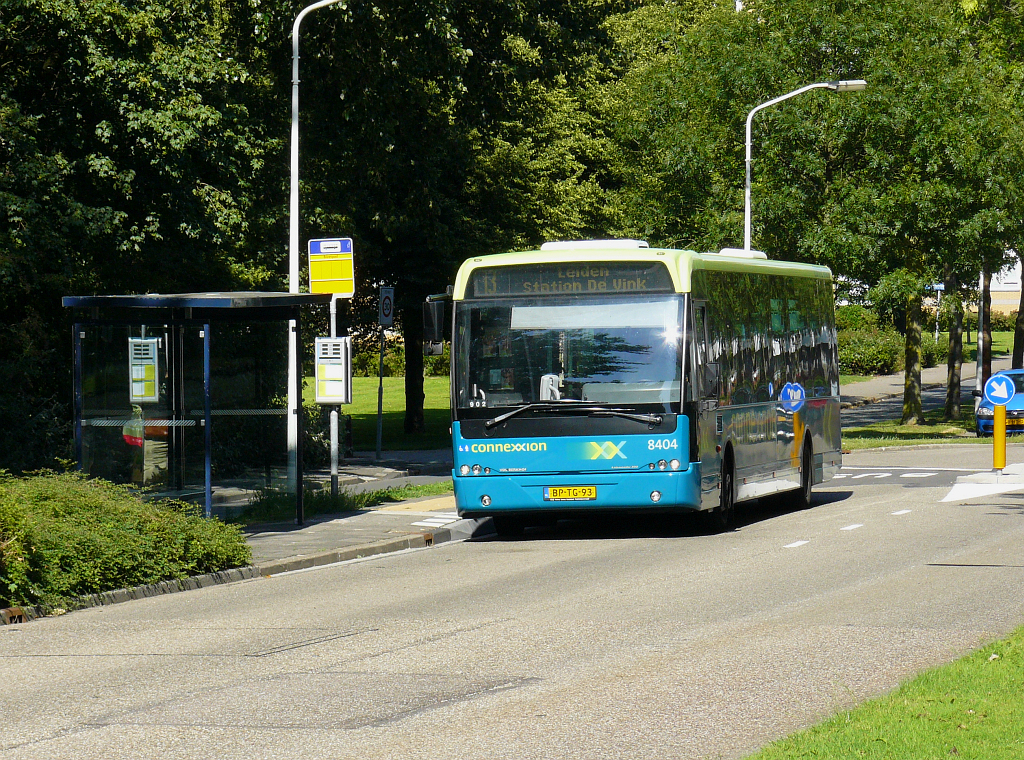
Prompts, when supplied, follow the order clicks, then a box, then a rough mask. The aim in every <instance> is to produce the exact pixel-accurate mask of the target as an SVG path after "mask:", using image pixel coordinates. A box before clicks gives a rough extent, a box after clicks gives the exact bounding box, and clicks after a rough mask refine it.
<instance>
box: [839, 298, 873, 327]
mask: <svg viewBox="0 0 1024 760" xmlns="http://www.w3.org/2000/svg"><path fill="white" fill-rule="evenodd" d="M877 324H878V316H877V315H876V314H875V313H874V312H873V311H871V309H869V308H867V307H866V306H860V305H858V304H847V305H846V306H838V307H836V328H837V329H839V330H870V329H872V328H874V327H875V326H877Z"/></svg>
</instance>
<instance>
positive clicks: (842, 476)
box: [832, 475, 850, 480]
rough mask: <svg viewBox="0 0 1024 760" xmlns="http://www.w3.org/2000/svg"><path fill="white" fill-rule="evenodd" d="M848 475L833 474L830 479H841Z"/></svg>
mask: <svg viewBox="0 0 1024 760" xmlns="http://www.w3.org/2000/svg"><path fill="white" fill-rule="evenodd" d="M848 477H850V476H849V475H833V476H832V479H833V480H842V479H843V478H848Z"/></svg>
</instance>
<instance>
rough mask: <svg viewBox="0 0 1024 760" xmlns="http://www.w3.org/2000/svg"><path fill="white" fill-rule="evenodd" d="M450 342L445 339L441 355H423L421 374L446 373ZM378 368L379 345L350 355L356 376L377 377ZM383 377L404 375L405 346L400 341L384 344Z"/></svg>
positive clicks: (437, 374)
mask: <svg viewBox="0 0 1024 760" xmlns="http://www.w3.org/2000/svg"><path fill="white" fill-rule="evenodd" d="M450 356H451V344H450V343H449V342H448V341H445V344H444V353H443V354H442V355H441V356H424V357H423V374H424V375H426V376H427V377H432V376H434V377H436V376H442V375H447V374H448V358H449V357H450ZM379 369H380V347H379V346H378V347H377V350H376V351H372V352H371V351H364V352H362V353H357V354H356V355H355V356H353V357H352V374H353V375H354V376H356V377H377V373H378V371H379ZM384 377H405V346H404V345H402V344H401V343H397V342H396V343H387V342H385V345H384Z"/></svg>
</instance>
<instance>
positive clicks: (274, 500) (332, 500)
mask: <svg viewBox="0 0 1024 760" xmlns="http://www.w3.org/2000/svg"><path fill="white" fill-rule="evenodd" d="M452 492H453V489H452V482H451V480H444V481H441V482H439V483H429V484H427V485H421V486H402V487H400V488H382V489H379V490H375V491H364V492H361V493H353V492H351V491H347V490H346V489H344V488H339V489H338V495H337V496H336V497H332V496H331V490H330V488H326V489H324V488H317V489H312V488H307V489H306V491H305V492H304V493H303V494H302V511H303V514H304V515H305V516H306V517H316V516H318V515H335V514H340V513H343V512H359V511H362V510H367V509H373V508H374V507H379V506H381V505H384V504H389V503H395V502H399V501H407V500H408V499H421V498H424V497H427V496H443V495H444V494H449V493H452ZM294 518H295V498H294V497H293V496H292V495H291V494H287V493H281V492H279V491H272V490H265V491H260V492H259V493H258V494H257V495H256V496H255V497H254V498H253V500H252V502H251V503H250V504H249V506H248V507H246V508H245V509H244V510H243V511H242V512H241V513H239V514H238V515H237V516H235V517H232V518H231V519H230V522H232V523H237V524H239V525H253V524H256V523H272V522H287V521H290V520H293V519H294Z"/></svg>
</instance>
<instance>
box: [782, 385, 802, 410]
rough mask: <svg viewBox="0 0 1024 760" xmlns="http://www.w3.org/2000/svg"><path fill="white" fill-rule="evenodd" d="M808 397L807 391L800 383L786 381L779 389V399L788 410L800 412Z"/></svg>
mask: <svg viewBox="0 0 1024 760" xmlns="http://www.w3.org/2000/svg"><path fill="white" fill-rule="evenodd" d="M806 398H807V392H806V391H805V390H804V387H803V386H802V385H800V383H786V384H785V385H784V386H782V390H781V391H779V401H781V402H782V408H783V409H785V410H786V411H787V412H799V411H800V407H802V406H803V405H804V400H805V399H806Z"/></svg>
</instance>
